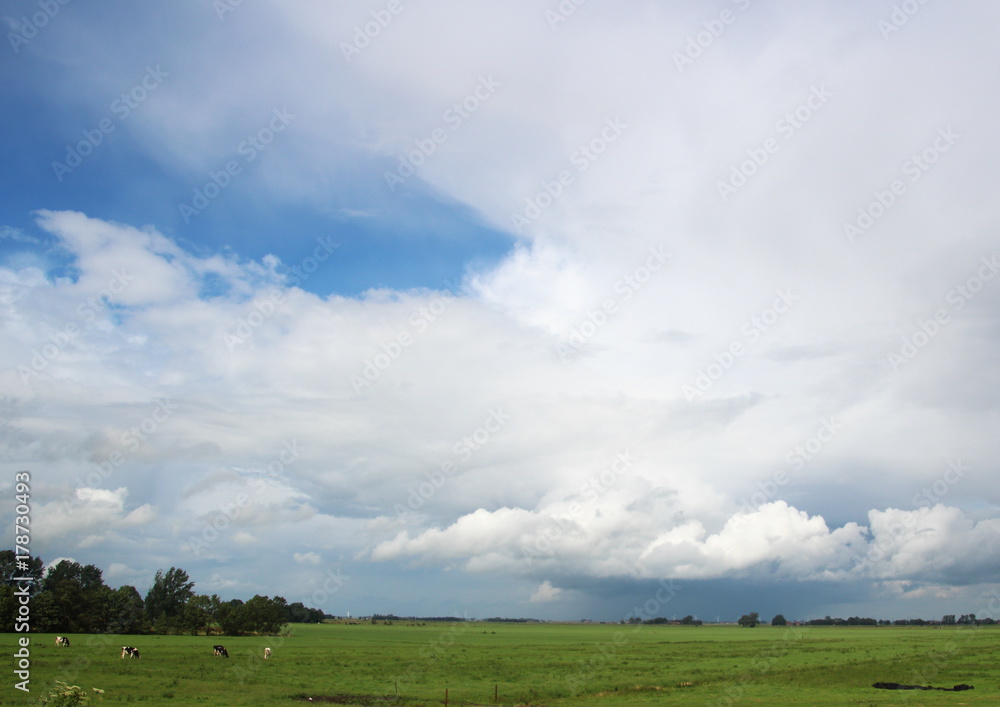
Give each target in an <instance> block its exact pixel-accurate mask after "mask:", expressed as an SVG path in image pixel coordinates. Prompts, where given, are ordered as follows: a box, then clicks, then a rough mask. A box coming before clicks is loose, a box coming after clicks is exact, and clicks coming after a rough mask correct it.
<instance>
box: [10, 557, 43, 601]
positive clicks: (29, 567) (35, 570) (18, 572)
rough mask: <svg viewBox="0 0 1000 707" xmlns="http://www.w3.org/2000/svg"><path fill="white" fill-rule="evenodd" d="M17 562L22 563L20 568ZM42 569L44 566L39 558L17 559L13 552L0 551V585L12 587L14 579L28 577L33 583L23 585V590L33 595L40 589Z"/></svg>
mask: <svg viewBox="0 0 1000 707" xmlns="http://www.w3.org/2000/svg"><path fill="white" fill-rule="evenodd" d="M18 562H21V563H22V566H21V567H20V568H19V567H18ZM44 569H45V565H44V563H43V562H42V558H40V557H31V556H30V555H28V556H25V555H21V556H20V557H18V555H16V554H15V553H14V551H13V550H2V551H0V585H13V584H14V578H15V577H30V578H31V579H33V580H35V581H34V582H33V583H32V584H30V585H25V589H28V590H29V591H30V592H31V593H34V592H36V591H38V589H40V583H41V581H42V575H43V572H44Z"/></svg>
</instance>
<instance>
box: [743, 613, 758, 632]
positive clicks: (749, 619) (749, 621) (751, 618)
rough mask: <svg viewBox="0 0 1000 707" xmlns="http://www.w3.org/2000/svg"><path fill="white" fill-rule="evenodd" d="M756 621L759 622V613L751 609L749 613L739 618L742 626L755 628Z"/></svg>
mask: <svg viewBox="0 0 1000 707" xmlns="http://www.w3.org/2000/svg"><path fill="white" fill-rule="evenodd" d="M758 623H760V614H758V613H757V612H756V611H751V612H750V613H749V614H743V616H741V617H740V620H739V624H740V626H743V627H744V628H755V627H756V626H757V624H758Z"/></svg>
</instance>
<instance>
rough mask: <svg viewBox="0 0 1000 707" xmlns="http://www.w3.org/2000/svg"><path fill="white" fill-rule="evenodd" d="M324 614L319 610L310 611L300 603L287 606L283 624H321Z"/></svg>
mask: <svg viewBox="0 0 1000 707" xmlns="http://www.w3.org/2000/svg"><path fill="white" fill-rule="evenodd" d="M323 618H324V614H323V612H322V611H321V610H320V609H310V608H308V607H307V606H306V605H305V604H303V603H302V602H301V601H297V602H293V603H292V604H289V605H288V607H287V608H286V609H285V622H286V623H293V624H318V623H322V622H323Z"/></svg>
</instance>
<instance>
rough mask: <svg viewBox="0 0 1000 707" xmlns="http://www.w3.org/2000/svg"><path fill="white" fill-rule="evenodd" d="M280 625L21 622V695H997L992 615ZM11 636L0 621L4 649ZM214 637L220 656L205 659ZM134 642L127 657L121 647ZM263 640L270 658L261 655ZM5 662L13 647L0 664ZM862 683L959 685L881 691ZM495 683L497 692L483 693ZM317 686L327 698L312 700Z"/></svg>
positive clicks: (639, 699) (229, 700)
mask: <svg viewBox="0 0 1000 707" xmlns="http://www.w3.org/2000/svg"><path fill="white" fill-rule="evenodd" d="M291 633H292V635H291V636H288V637H270V638H218V637H214V636H213V637H204V636H199V637H193V636H127V637H121V636H82V635H76V636H72V637H71V640H72V645H71V646H70V647H69V648H56V647H55V646H54V645H53V643H54V636H52V635H47V634H33V635H32V636H31V639H32V645H31V668H30V669H31V683H30V687H31V693H30V695H25V694H24V693H23V692H21V691H19V690H16V689H14V683H15V682H17V681H18V678H17V677H16V676H15V675H14V674H13V669H10V670H8V671H6V672H5V683H4V684H2V685H0V704H4V705H7V704H10V705H17V704H32V703H34V702H35V700H36V699H37V698H38V696H40V695H42V694H45V693H47V692H48V690H49V688H50V687H51V686H52V684H53V683H54V681H56V680H64V681H66V682H69V683H71V684H76V685H80V686H81V687H83V688H85V689H87V690H88V691H89V690H90V688H91V687H98V688H101V689H103V690H105V693H104V696H103V697H104V699H103V702H102V703H101V704H109V705H114V704H120V703H134V702H145V703H147V704H152V705H178V706H181V705H213V706H215V705H217V706H219V707H222V706H225V705H290V706H292V705H297V704H308V703H309V702H308V700H307V698H308V697H312V698H314V700H313V704H331V703H333V704H359V705H360V704H365V705H372V704H375V705H399V706H400V707H415V706H417V705H432V704H443V703H444V699H445V690H446V689H447V691H448V698H449V704H453V705H473V704H474V705H490V704H501V705H516V704H528V705H553V706H557V705H608V706H615V705H645V704H662V705H670V704H673V705H713V706H714V705H718V706H719V707H728V706H729V705H737V704H746V705H752V704H758V705H760V704H763V705H792V704H795V705H896V704H907V705H968V704H976V705H996V704H1000V662H998V660H997V658H998V656H1000V648H998V643H1000V628H997V627H982V628H976V627H939V628H935V627H906V628H902V627H899V628H897V627H835V626H831V627H826V626H824V627H787V628H783V627H769V626H760V627H757V628H753V629H747V628H738V627H735V626H700V627H688V626H619V625H575V624H574V625H566V624H494V623H460V624H439V623H427V624H424V625H419V626H417V625H408V624H407V623H406V622H396V623H395V624H393V625H390V626H386V625H381V624H380V625H371V624H359V625H345V624H324V625H301V624H296V625H293V626H292V627H291ZM21 635H23V634H11V633H7V634H0V646H2V648H3V650H4V651H5V652H6V654H7V655H8V656H13V653H14V652H15V650H16V642H17V639H18V638H19V637H20V636H21ZM215 643H222V644H224V645H225V646H226V647H227V648H228V650H229V654H230V656H231V657H230V658H229V659H228V660H226V659H225V658H216V657H214V656H213V655H212V648H211V647H212V645H213V644H215ZM124 644H128V645H133V646H137V647H139V648H140V650H141V651H142V659H141V660H122V659H120V657H119V656H120V653H121V646H122V645H124ZM264 646H270V647H271V649H272V650H273V657H272V658H271V659H270V660H268V661H264V660H263V659H262V655H263V648H264ZM12 663H13V657H11V658H10V659H9V662H7V664H8V665H11V664H12ZM874 682H899V683H905V684H921V685H933V686H940V687H944V686H948V687H950V686H952V685H955V684H958V683H967V684H971V685H973V686H974V687H975V689H974V690H970V691H966V692H937V691H887V690H877V689H874V688H872V687H871V685H872V683H874ZM494 695H497V696H498V698H499V701H498V702H496V703H495V702H494ZM324 697H326V698H333V699H328V700H327V701H326V702H323V701H321V700H322V698H324Z"/></svg>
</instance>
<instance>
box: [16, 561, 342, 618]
mask: <svg viewBox="0 0 1000 707" xmlns="http://www.w3.org/2000/svg"><path fill="white" fill-rule="evenodd" d="M15 578H22V581H20V582H16V581H15ZM23 578H30V579H31V580H32V581H31V582H30V583H29V582H26V581H24V580H23ZM16 587H27V588H28V589H29V591H30V592H31V629H32V630H33V631H38V632H41V633H122V634H148V633H190V634H191V635H198V634H205V635H211V634H213V633H217V634H222V635H226V636H245V635H253V634H277V633H279V632H280V631H281V629H282V627H283V626H284V625H285V624H288V623H319V622H321V621H323V619H324V618H325V614H324V612H322V611H321V610H319V609H310V608H308V607H306V606H304V605H303V604H302V602H294V603H292V604H289V603H287V602H286V601H285V599H284V598H283V597H280V596H275V597H274V598H271V597H267V596H261V595H259V594H258V595H257V596H254V597H253V598H252V599H249V600H247V601H243V600H241V599H231V600H229V601H223V600H222V599H220V598H219V596H218V595H217V594H212V595H211V596H209V595H207V594H196V593H195V591H194V582H193V581H191V578H190V577H189V576H188V573H187V572H185V571H184V570H182V569H180V568H177V567H171V568H170V569H169V570H167V571H166V572H164V571H163V570H157V572H156V576H155V577H154V579H153V584H152V586H151V587H150V589H149V591H148V592H147V593H146V596H145V597H143V596H142V595H141V594H140V593H139V591H138V590H137V589H136V588H135V587H133V586H131V585H124V586H121V587H118V589H112V588H111V587H109V586H107V585H106V584H105V583H104V579H103V573H102V571H101V569H100V568H99V567H97V566H95V565H81V564H79V563H78V562H72V561H69V560H62V561H60V562H58V563H56V564H54V565H51V566H50V567H48V568H46V567H45V565H44V563H43V562H42V560H41V558H39V557H29V558H25V557H24V556H20V557H18V556H15V554H14V552H13V551H11V550H3V551H0V621H2V622H3V629H0V630H3V631H6V632H9V631H11V630H13V626H14V623H15V617H16V614H17V611H18V606H19V604H18V601H17V597H16V596H15V594H14V592H15V590H16Z"/></svg>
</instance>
